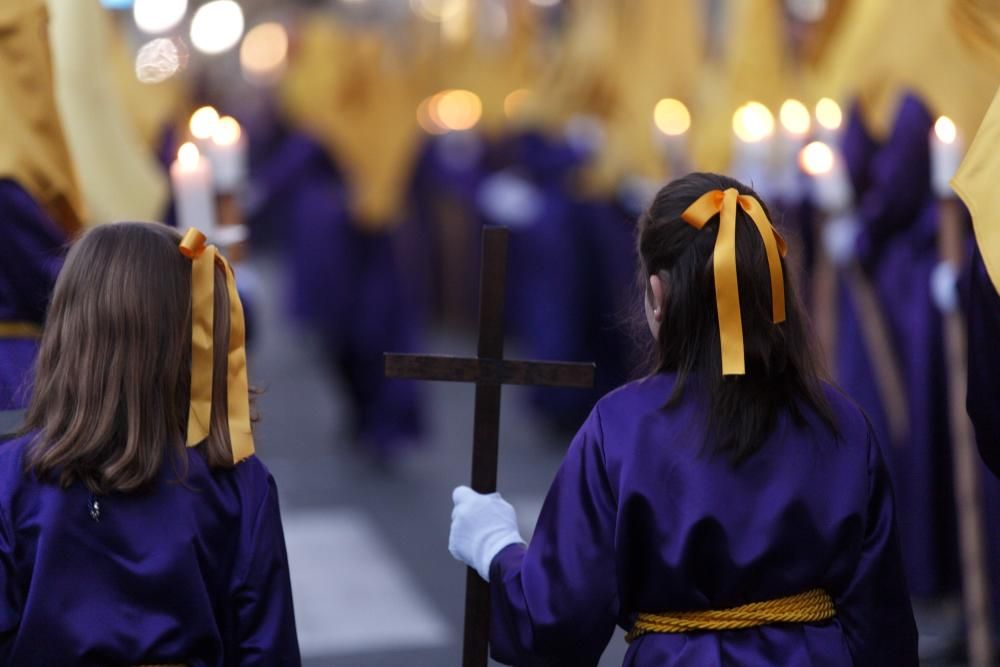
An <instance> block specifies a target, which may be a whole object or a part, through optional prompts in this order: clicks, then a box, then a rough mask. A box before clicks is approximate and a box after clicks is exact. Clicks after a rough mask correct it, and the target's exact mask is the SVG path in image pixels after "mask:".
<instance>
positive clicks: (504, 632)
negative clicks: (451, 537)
mask: <svg viewBox="0 0 1000 667" xmlns="http://www.w3.org/2000/svg"><path fill="white" fill-rule="evenodd" d="M616 505H617V503H616V501H615V498H614V496H613V493H612V489H611V486H610V484H609V482H608V478H607V473H606V468H605V459H604V446H603V442H602V433H601V420H600V415H599V413H598V409H597V408H595V409H594V411H593V412H591V414H590V417H589V418H588V419H587V421H586V422H585V423H584V425H583V426H582V427H581V428H580V431H579V433H577V435H576V437H575V438H574V439H573V443H572V444H571V445H570V448H569V451H568V452H567V454H566V458H565V460H564V461H563V463H562V465H561V467H560V468H559V471H558V473H557V474H556V478H555V481H554V482H553V483H552V487H551V488H550V489H549V493H548V496H547V497H546V499H545V503H544V505H543V506H542V511H541V515H540V516H539V518H538V524H537V526H536V527H535V533H534V536H533V537H532V538H531V543H530V544H529V545H528V546H527V547H525V546H523V545H514V546H509V547H507V548H506V549H504V550H503V551H501V552H500V553H499V554H498V555H497V556H496V557H495V558H494V559H493V563H492V565H491V567H490V592H491V605H492V608H491V613H490V626H491V627H490V641H491V649H492V655H493V657H494V659H496V660H498V661H500V662H504V663H509V664H517V665H535V664H544V665H573V666H574V667H586V666H587V665H596V664H597V662H598V660H599V659H600V656H601V653H602V652H603V651H604V649H605V647H606V646H607V643H608V640H609V639H610V638H611V634H612V632H613V631H614V628H615V622H616V619H617V616H618V588H617V577H616V568H615V549H614V538H615V519H616V514H617V511H616Z"/></svg>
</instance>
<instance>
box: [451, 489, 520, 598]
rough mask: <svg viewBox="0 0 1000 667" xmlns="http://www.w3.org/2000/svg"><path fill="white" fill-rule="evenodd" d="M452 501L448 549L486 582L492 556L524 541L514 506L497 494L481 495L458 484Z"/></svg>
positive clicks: (488, 577) (488, 578)
mask: <svg viewBox="0 0 1000 667" xmlns="http://www.w3.org/2000/svg"><path fill="white" fill-rule="evenodd" d="M451 500H452V502H454V503H455V508H454V509H453V510H452V511H451V534H450V535H449V536H448V551H450V552H451V555H452V556H453V557H454V558H455V560H460V561H462V562H463V563H465V564H466V565H468V566H469V567H471V568H474V569H475V570H476V571H477V572H478V573H479V576H480V577H482V578H483V579H485V580H486V581H489V580H490V564H491V563H492V562H493V558H494V557H495V556H496V555H497V554H498V553H500V551H501V550H503V548H504V547H506V546H508V545H511V544H524V540H523V539H522V538H521V533H520V532H518V530H517V515H516V514H515V513H514V508H513V507H512V506H511V504H510V503H508V502H507V501H506V500H504V499H503V498H501V497H500V494H499V493H490V494H488V495H483V494H481V493H476V492H475V491H473V490H472V489H470V488H469V487H467V486H459V487H457V488H456V489H455V490H454V491H453V492H452V494H451Z"/></svg>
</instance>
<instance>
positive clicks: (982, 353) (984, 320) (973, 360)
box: [966, 248, 1000, 477]
mask: <svg viewBox="0 0 1000 667" xmlns="http://www.w3.org/2000/svg"><path fill="white" fill-rule="evenodd" d="M968 289H969V292H968V298H967V300H966V301H967V304H968V305H967V314H966V317H967V323H968V336H969V394H968V399H967V408H968V410H969V417H971V418H972V424H973V426H975V429H976V443H977V444H978V445H979V452H980V453H981V454H982V456H983V461H985V462H986V465H987V466H989V468H990V470H991V471H992V472H993V474H994V475H995V476H996V477H1000V295H998V294H997V291H996V288H995V287H993V283H992V282H990V277H989V276H988V275H987V274H986V265H985V264H984V263H983V257H982V254H980V252H979V249H978V248H977V249H976V251H975V255H974V256H973V261H972V269H971V271H970V276H969V287H968Z"/></svg>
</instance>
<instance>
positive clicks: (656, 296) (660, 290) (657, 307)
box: [649, 274, 667, 323]
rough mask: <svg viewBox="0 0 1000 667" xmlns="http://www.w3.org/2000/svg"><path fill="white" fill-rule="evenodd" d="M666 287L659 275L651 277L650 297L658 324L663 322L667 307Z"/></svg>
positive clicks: (654, 318)
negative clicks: (664, 311)
mask: <svg viewBox="0 0 1000 667" xmlns="http://www.w3.org/2000/svg"><path fill="white" fill-rule="evenodd" d="M666 293H667V291H666V286H665V285H664V283H663V280H662V279H661V278H660V276H659V275H656V274H653V275H651V276H650V277H649V297H650V301H651V303H650V306H652V311H653V320H654V321H656V322H657V323H660V322H662V321H663V310H664V307H665V306H666V301H665V299H664V297H665V296H666Z"/></svg>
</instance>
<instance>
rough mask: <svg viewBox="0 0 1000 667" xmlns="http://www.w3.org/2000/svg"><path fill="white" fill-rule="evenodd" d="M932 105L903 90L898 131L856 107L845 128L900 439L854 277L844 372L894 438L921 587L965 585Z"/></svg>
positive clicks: (842, 328)
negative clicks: (890, 362)
mask: <svg viewBox="0 0 1000 667" xmlns="http://www.w3.org/2000/svg"><path fill="white" fill-rule="evenodd" d="M932 125H933V118H932V117H931V114H930V111H929V110H928V109H927V107H926V106H925V105H924V103H923V102H921V101H920V100H919V99H918V98H917V97H915V96H913V95H906V96H904V97H903V98H902V99H901V102H900V106H899V110H898V112H897V117H896V121H895V123H894V125H893V129H892V132H891V133H890V135H889V137H888V138H887V139H886V140H885V141H884V142H883V143H879V142H877V141H876V140H875V139H874V138H873V137H872V136H871V135H870V133H869V132H868V131H867V129H866V128H865V126H864V124H863V122H862V119H861V115H860V113H859V111H858V109H857V108H856V107H855V108H854V109H853V110H852V111H851V113H850V115H849V118H848V123H847V126H846V129H845V134H844V138H843V145H844V157H845V161H846V164H847V168H848V173H849V175H850V178H851V181H852V183H853V185H854V190H855V195H856V201H857V209H856V215H857V219H858V222H859V225H860V230H861V231H860V236H859V239H858V259H859V261H860V262H861V264H862V266H863V267H864V268H865V271H866V273H867V275H868V277H869V279H870V281H871V284H872V286H873V288H874V289H875V292H876V294H877V296H878V299H879V302H880V306H881V310H882V313H883V316H884V320H885V323H886V325H887V327H888V329H889V335H890V338H891V341H892V345H893V351H894V352H895V353H896V358H895V361H896V363H897V364H898V365H899V367H900V368H901V370H902V373H903V379H904V382H905V387H906V399H907V402H908V407H909V423H908V433H907V434H906V437H905V439H904V440H903V441H901V442H895V443H890V442H889V434H888V426H887V419H886V414H885V410H884V407H883V405H882V402H881V398H880V395H879V393H878V388H877V382H876V378H875V373H874V371H873V368H872V364H871V360H870V352H869V351H868V350H867V349H866V345H865V342H864V338H863V337H862V334H861V327H860V324H859V321H858V318H859V317H860V313H859V312H858V310H857V307H856V305H855V303H854V295H852V294H850V293H849V291H848V289H847V285H846V284H842V285H841V286H840V297H839V298H840V301H839V322H838V332H837V339H838V340H837V374H836V377H837V381H838V382H839V384H840V385H841V386H842V387H843V388H844V389H845V391H846V392H847V393H848V394H849V395H851V396H852V397H854V399H855V400H857V401H858V403H859V404H860V405H861V406H862V408H864V410H865V411H866V412H867V413H868V415H869V417H870V418H871V420H872V423H873V424H874V427H875V430H876V433H878V435H879V439H880V440H881V441H882V442H885V443H886V445H887V446H886V451H887V453H888V455H889V456H888V463H889V468H890V470H891V472H892V475H893V483H894V486H895V489H896V499H897V505H898V507H899V508H900V512H899V519H900V523H899V532H900V539H901V542H902V545H903V558H904V561H905V563H906V573H907V580H908V581H909V584H910V587H911V589H912V591H913V593H914V594H915V595H918V596H934V595H940V594H942V593H947V592H949V591H951V590H953V589H954V588H955V587H956V586H957V585H958V580H957V576H956V574H957V571H958V568H957V552H956V550H955V544H956V537H955V519H954V505H953V500H952V499H953V492H952V480H951V454H950V448H949V447H950V445H949V443H950V433H949V429H948V407H947V405H948V404H947V384H946V380H945V378H946V376H945V368H944V361H943V360H944V352H943V340H942V331H941V318H940V314H939V313H938V310H937V307H936V306H935V305H934V303H933V301H932V298H931V294H930V275H931V272H932V271H933V269H934V267H935V266H936V264H937V262H938V255H937V222H938V210H937V204H936V201H935V199H934V197H933V193H932V192H931V185H930V152H929V146H928V135H929V133H930V130H931V126H932Z"/></svg>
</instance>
